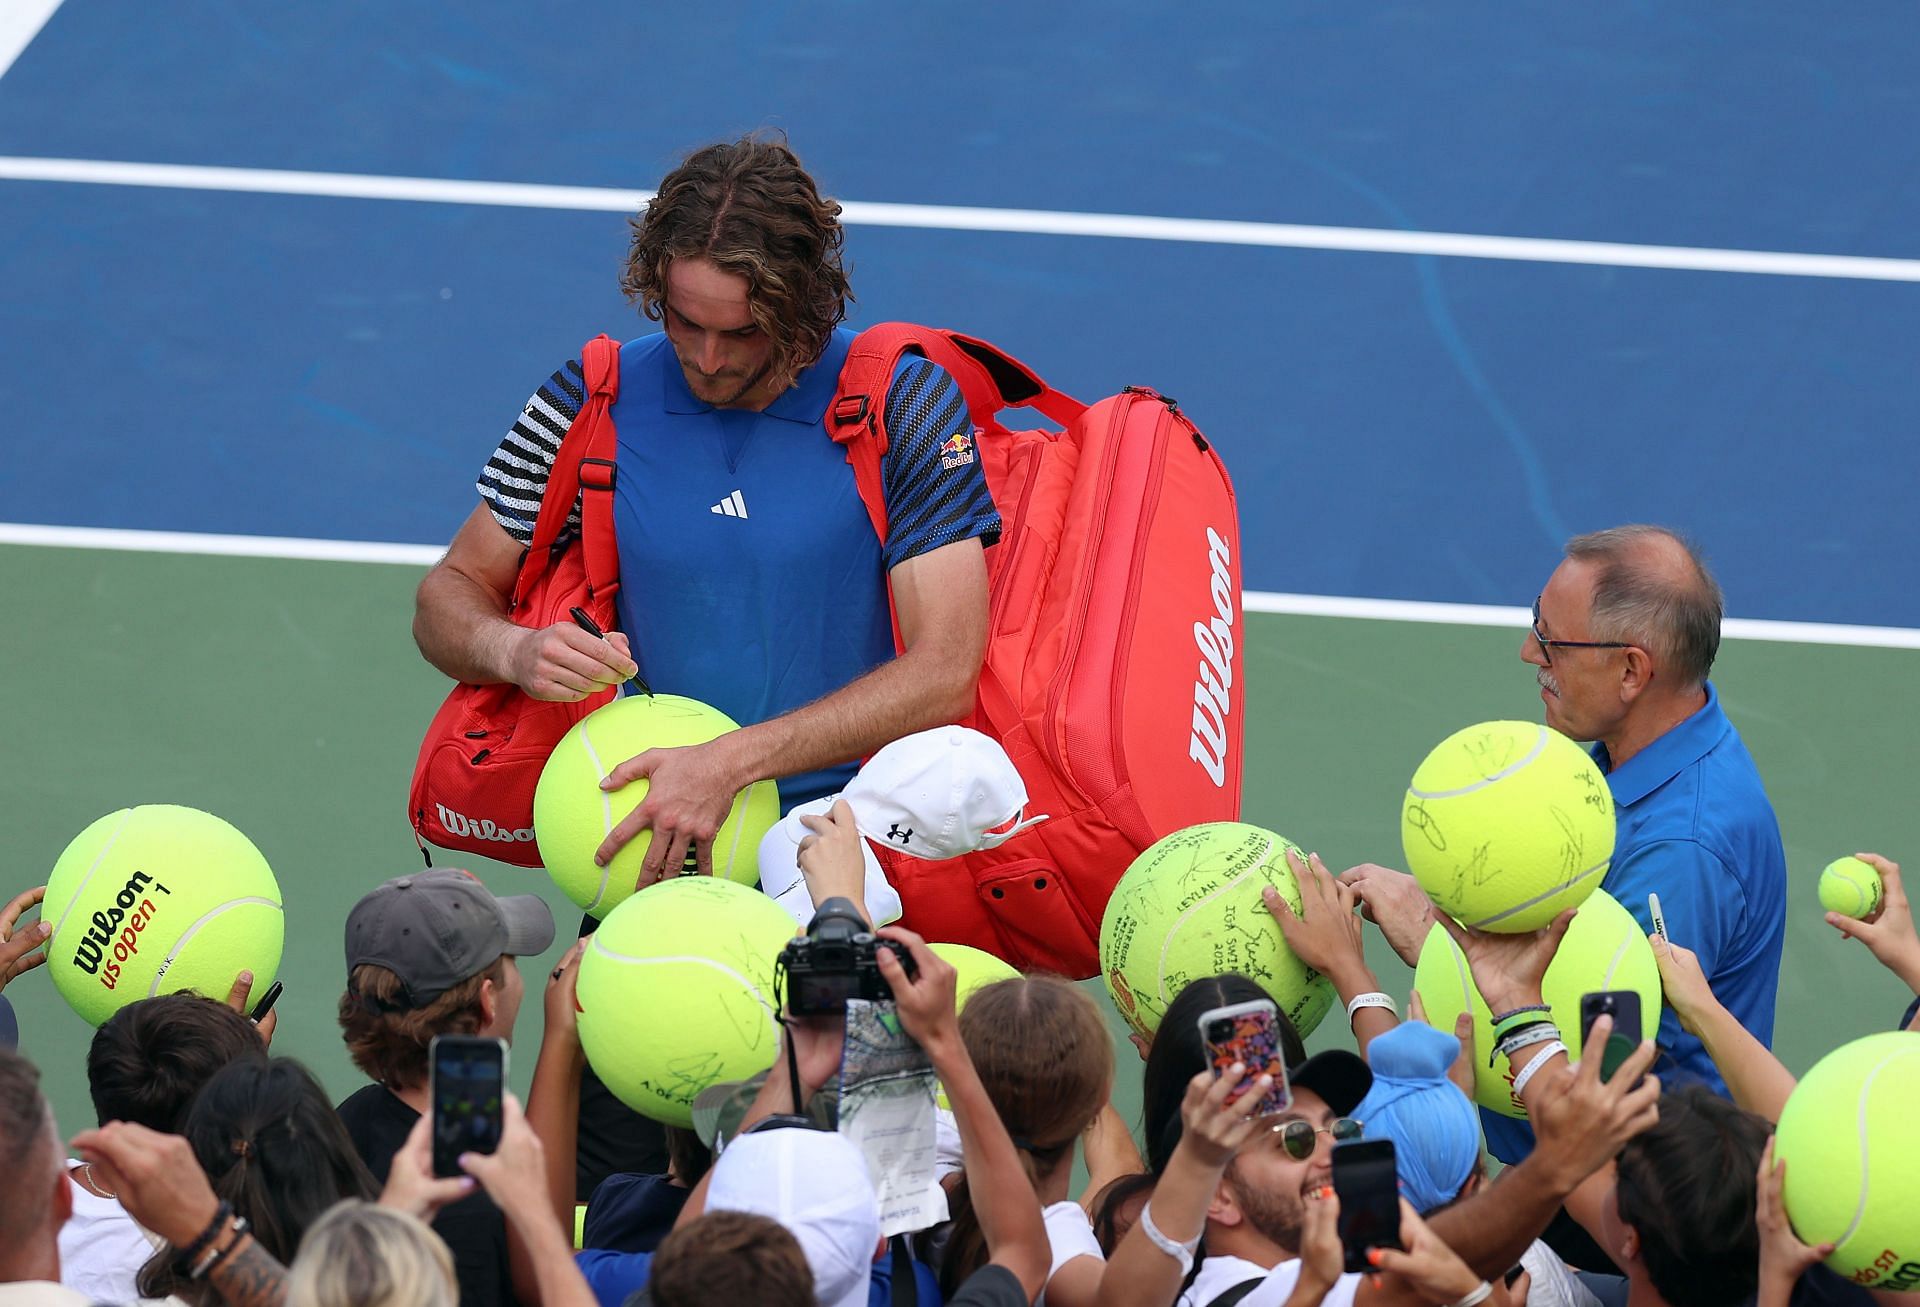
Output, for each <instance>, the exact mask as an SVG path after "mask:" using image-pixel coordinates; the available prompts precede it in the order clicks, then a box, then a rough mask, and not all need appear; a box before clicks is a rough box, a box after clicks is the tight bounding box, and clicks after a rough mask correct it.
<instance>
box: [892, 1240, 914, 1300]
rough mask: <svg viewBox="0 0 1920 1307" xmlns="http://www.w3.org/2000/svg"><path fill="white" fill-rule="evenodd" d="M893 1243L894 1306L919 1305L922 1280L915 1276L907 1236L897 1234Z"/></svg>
mask: <svg viewBox="0 0 1920 1307" xmlns="http://www.w3.org/2000/svg"><path fill="white" fill-rule="evenodd" d="M891 1242H892V1244H893V1307H919V1304H920V1282H919V1281H918V1280H916V1279H915V1278H914V1272H913V1254H912V1253H911V1252H909V1251H908V1249H907V1237H906V1236H905V1235H903V1234H896V1235H894V1236H893V1239H892V1241H891Z"/></svg>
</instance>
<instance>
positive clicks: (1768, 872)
mask: <svg viewBox="0 0 1920 1307" xmlns="http://www.w3.org/2000/svg"><path fill="white" fill-rule="evenodd" d="M1593 759H1594V761H1595V762H1597V763H1599V764H1600V770H1601V771H1602V772H1604V773H1605V774H1606V777H1607V784H1608V786H1609V788H1611V789H1612V791H1613V802H1614V809H1615V813H1616V818H1617V821H1618V834H1617V836H1616V838H1615V841H1614V852H1613V865H1612V866H1611V867H1609V868H1608V869H1607V875H1606V879H1604V880H1603V881H1601V886H1602V888H1604V889H1605V890H1606V891H1607V892H1608V893H1609V894H1611V895H1613V897H1615V898H1616V899H1618V900H1620V902H1621V903H1622V904H1623V905H1624V906H1625V907H1626V909H1627V911H1629V912H1631V913H1632V914H1633V918H1634V920H1635V921H1637V922H1639V923H1640V928H1641V929H1642V930H1644V931H1647V932H1649V933H1651V932H1652V930H1653V919H1652V914H1651V912H1650V911H1649V910H1648V907H1647V895H1648V894H1658V895H1659V896H1660V909H1661V913H1662V915H1663V916H1664V917H1665V918H1666V923H1667V937H1668V938H1669V939H1671V940H1672V941H1673V942H1674V943H1676V944H1679V945H1681V946H1683V947H1685V948H1689V949H1692V950H1693V951H1694V953H1696V954H1697V955H1698V956H1699V958H1700V969H1701V970H1702V971H1703V972H1705V973H1706V977H1707V980H1708V982H1709V983H1710V984H1711V985H1712V986H1713V993H1714V997H1716V998H1718V999H1719V1000H1720V1002H1721V1003H1722V1004H1723V1005H1724V1006H1725V1007H1726V1008H1727V1010H1728V1011H1729V1012H1731V1013H1733V1015H1734V1016H1735V1017H1736V1018H1738V1020H1739V1022H1740V1024H1741V1025H1743V1026H1745V1027H1746V1028H1747V1029H1748V1030H1750V1031H1752V1032H1753V1034H1754V1036H1755V1037H1756V1038H1757V1039H1759V1041H1760V1042H1761V1043H1763V1044H1766V1045H1768V1046H1769V1047H1771V1046H1772V1044H1773V1010H1774V995H1775V993H1776V991H1777V990H1778V989H1779V985H1780V953H1781V949H1782V948H1783V947H1784V945H1785V942H1786V929H1787V858H1786V852H1785V850H1784V849H1783V848H1782V847H1781V844H1780V823H1779V822H1778V820H1776V819H1775V817H1774V815H1773V804H1772V803H1771V802H1770V801H1769V800H1768V798H1767V791H1766V788H1765V787H1764V786H1763V785H1762V784H1761V783H1760V772H1759V769H1758V768H1756V767H1755V766H1754V765H1753V756H1752V755H1751V754H1749V753H1748V752H1747V746H1746V745H1745V744H1744V743H1742V742H1741V739H1740V732H1739V731H1737V730H1735V729H1734V727H1733V723H1732V722H1730V721H1728V720H1727V715H1726V714H1725V713H1724V712H1722V711H1721V709H1720V696H1719V694H1718V693H1717V692H1716V691H1715V690H1714V688H1713V686H1712V685H1708V686H1707V701H1706V703H1705V704H1704V705H1702V707H1701V708H1700V710H1699V711H1697V712H1695V713H1694V714H1693V715H1692V716H1691V717H1689V718H1687V719H1686V720H1685V721H1683V722H1681V723H1680V724H1679V725H1678V726H1675V727H1674V728H1673V729H1672V730H1670V731H1668V732H1667V733H1666V734H1665V735H1662V736H1661V737H1660V738H1659V739H1657V740H1655V741H1654V742H1653V743H1652V744H1649V745H1648V746H1647V747H1646V748H1645V749H1642V750H1641V751H1640V752H1639V753H1636V754H1634V755H1633V757H1631V758H1629V759H1627V761H1626V762H1624V763H1622V764H1621V765H1620V766H1618V767H1615V766H1613V764H1612V760H1611V759H1610V758H1609V757H1608V756H1607V750H1606V746H1605V745H1595V746H1594V748H1593ZM1657 1039H1658V1040H1659V1044H1660V1048H1661V1052H1662V1056H1661V1058H1660V1062H1659V1063H1658V1064H1657V1065H1656V1066H1655V1068H1654V1069H1655V1071H1656V1072H1658V1073H1659V1074H1660V1076H1661V1077H1662V1081H1663V1083H1664V1084H1665V1085H1667V1086H1668V1087H1672V1086H1675V1085H1678V1084H1684V1083H1689V1082H1695V1081H1697V1082H1699V1083H1702V1084H1705V1085H1707V1086H1708V1087H1710V1088H1712V1089H1713V1090H1714V1091H1715V1092H1716V1093H1720V1094H1725V1093H1726V1092H1727V1087H1726V1082H1725V1081H1723V1080H1722V1079H1721V1078H1720V1074H1719V1072H1717V1071H1716V1070H1715V1069H1714V1066H1713V1062H1712V1060H1711V1059H1710V1058H1709V1057H1708V1056H1707V1050H1706V1048H1705V1047H1704V1046H1703V1045H1702V1044H1701V1043H1700V1041H1699V1040H1698V1039H1696V1038H1694V1037H1693V1036H1692V1035H1689V1034H1688V1033H1687V1032H1686V1031H1684V1030H1682V1029H1681V1028H1680V1021H1679V1018H1678V1017H1676V1016H1675V1015H1674V1014H1673V1012H1672V1011H1671V1010H1668V1011H1664V1012H1662V1014H1661V1017H1660V1030H1659V1034H1658V1036H1657ZM1481 1121H1482V1123H1483V1124H1484V1125H1485V1126H1486V1133H1487V1147H1488V1149H1489V1150H1490V1151H1491V1152H1492V1153H1493V1155H1494V1156H1495V1157H1498V1158H1500V1159H1501V1160H1502V1161H1507V1162H1511V1161H1517V1160H1518V1159H1519V1158H1520V1157H1522V1156H1524V1155H1525V1154H1526V1153H1527V1152H1529V1151H1530V1150H1531V1149H1532V1148H1533V1132H1532V1131H1531V1130H1529V1129H1528V1128H1527V1126H1526V1125H1525V1124H1524V1123H1523V1122H1519V1121H1513V1120H1510V1119H1509V1118H1507V1117H1503V1116H1498V1115H1496V1114H1494V1113H1491V1112H1486V1111H1482V1112H1481Z"/></svg>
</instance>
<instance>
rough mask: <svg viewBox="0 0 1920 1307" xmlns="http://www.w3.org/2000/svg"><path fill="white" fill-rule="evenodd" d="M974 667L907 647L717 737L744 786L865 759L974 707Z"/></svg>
mask: <svg viewBox="0 0 1920 1307" xmlns="http://www.w3.org/2000/svg"><path fill="white" fill-rule="evenodd" d="M979 674H980V669H979V666H978V665H977V664H974V665H972V666H968V665H966V663H965V662H964V661H963V660H962V659H960V658H959V657H957V656H953V655H950V654H948V653H947V651H946V650H945V649H944V648H942V647H941V646H938V645H928V646H926V647H916V648H912V649H908V650H907V651H906V652H905V653H903V654H901V655H900V656H899V657H898V658H894V659H891V660H889V661H887V662H884V663H882V664H880V666H878V667H876V668H874V669H873V670H872V671H870V672H868V673H867V674H866V675H864V676H861V677H859V678H858V679H856V680H854V681H852V682H850V683H849V684H847V685H845V686H842V687H841V688H840V689H838V690H835V691H834V692H833V693H832V694H829V695H827V696H825V697H824V698H821V699H816V700H814V701H813V702H812V703H810V704H807V705H806V706H805V707H801V708H796V709H794V710H793V711H792V712H789V713H785V714H783V715H781V716H779V717H775V718H774V719H772V720H771V721H765V722H761V723H760V724H759V725H757V726H749V727H747V728H746V729H745V730H741V731H735V732H733V733H732V734H730V735H728V736H725V737H723V738H724V739H726V740H728V741H729V742H730V746H731V747H732V749H733V750H734V757H733V760H732V761H733V765H734V768H735V771H736V773H737V775H738V776H739V777H740V778H741V779H740V784H741V786H742V787H744V786H746V785H748V784H751V783H752V782H754V781H757V780H764V779H766V778H767V777H769V776H792V775H795V774H797V773H800V772H808V771H815V770H817V769H819V768H822V767H832V766H835V765H837V764H839V763H843V762H850V761H852V760H853V759H855V758H864V757H866V756H867V755H868V754H871V753H873V752H874V751H875V750H877V749H879V748H880V747H881V746H882V745H884V744H891V743H892V742H893V741H895V740H897V739H899V738H900V737H901V736H903V735H911V734H913V733H914V732H915V731H924V730H930V729H932V728H933V727H935V726H945V725H947V724H948V723H950V722H954V721H957V720H959V719H960V718H961V717H964V716H966V714H967V712H968V711H969V710H970V709H971V708H972V706H973V691H974V684H975V682H976V680H977V679H978V677H979Z"/></svg>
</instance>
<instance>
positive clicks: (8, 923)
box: [0, 885, 53, 989]
mask: <svg viewBox="0 0 1920 1307" xmlns="http://www.w3.org/2000/svg"><path fill="white" fill-rule="evenodd" d="M46 897H47V887H46V886H45V885H35V886H34V887H33V888H32V889H26V890H21V891H20V892H19V893H18V894H16V895H14V896H13V900H12V901H11V902H10V903H8V904H7V906H6V907H4V908H0V989H5V988H6V987H7V984H8V982H9V981H11V980H13V978H14V977H16V976H19V975H22V974H24V973H26V972H29V971H32V970H33V969H34V968H35V967H38V966H44V965H46V961H47V950H46V948H45V947H44V946H45V944H46V942H47V941H48V940H49V939H51V938H52V937H53V923H52V922H51V921H30V922H28V923H27V924H26V925H24V926H23V925H21V924H20V915H21V914H22V913H24V912H25V911H26V910H27V909H29V908H31V907H32V906H33V905H34V904H36V903H39V902H40V901H42V900H43V899H45V898H46Z"/></svg>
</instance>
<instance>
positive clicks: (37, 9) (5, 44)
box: [0, 0, 62, 77]
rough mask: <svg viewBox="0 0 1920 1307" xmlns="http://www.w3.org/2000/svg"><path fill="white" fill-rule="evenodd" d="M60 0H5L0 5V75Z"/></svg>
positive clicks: (10, 65)
mask: <svg viewBox="0 0 1920 1307" xmlns="http://www.w3.org/2000/svg"><path fill="white" fill-rule="evenodd" d="M61 2H62V0H6V3H5V4H0V77H5V76H6V75H7V69H9V68H11V67H13V61H14V60H16V59H18V58H19V57H20V54H21V52H22V51H23V50H25V49H26V48H27V47H28V46H30V45H32V44H33V38H34V37H36V36H38V35H40V29H41V28H43V27H45V26H46V25H47V20H48V19H49V18H51V17H53V11H54V10H56V9H58V8H59V7H60V5H61Z"/></svg>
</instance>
